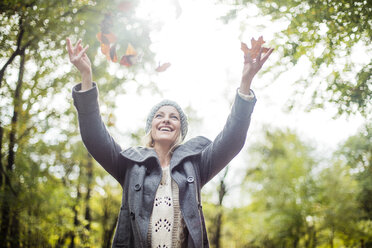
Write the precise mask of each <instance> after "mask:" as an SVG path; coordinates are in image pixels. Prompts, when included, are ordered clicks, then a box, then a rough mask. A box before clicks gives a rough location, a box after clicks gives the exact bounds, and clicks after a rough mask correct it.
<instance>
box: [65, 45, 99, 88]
mask: <svg viewBox="0 0 372 248" xmlns="http://www.w3.org/2000/svg"><path fill="white" fill-rule="evenodd" d="M66 41H67V51H68V56H69V58H70V62H71V63H72V64H73V65H74V66H75V67H76V68H77V69H78V70H79V72H80V74H81V77H82V83H81V90H82V91H86V90H89V89H91V88H92V86H93V84H92V82H93V80H92V66H91V63H90V60H89V58H88V55H87V54H86V51H87V50H88V48H89V45H87V46H85V47H84V48H83V47H82V46H81V40H79V41H78V42H77V43H76V45H75V46H72V45H71V41H70V39H69V38H67V39H66Z"/></svg>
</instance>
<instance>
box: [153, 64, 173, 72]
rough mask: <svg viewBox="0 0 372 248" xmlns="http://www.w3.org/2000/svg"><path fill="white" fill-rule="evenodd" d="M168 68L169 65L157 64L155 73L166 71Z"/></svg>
mask: <svg viewBox="0 0 372 248" xmlns="http://www.w3.org/2000/svg"><path fill="white" fill-rule="evenodd" d="M169 66H171V63H164V64H162V65H160V63H159V65H158V67H156V69H155V71H157V72H163V71H165V70H166V69H168V68H169Z"/></svg>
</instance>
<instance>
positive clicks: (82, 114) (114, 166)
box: [72, 83, 125, 184]
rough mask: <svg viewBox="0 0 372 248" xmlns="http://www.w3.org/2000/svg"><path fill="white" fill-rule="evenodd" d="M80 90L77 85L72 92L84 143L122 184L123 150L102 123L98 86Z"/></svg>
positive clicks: (123, 169)
mask: <svg viewBox="0 0 372 248" xmlns="http://www.w3.org/2000/svg"><path fill="white" fill-rule="evenodd" d="M80 89H81V84H78V85H76V86H75V87H74V88H73V90H72V97H73V100H74V105H75V107H76V109H77V112H78V119H79V127H80V134H81V137H82V140H83V143H84V145H85V147H86V148H87V150H88V152H89V153H90V154H91V155H92V156H93V158H94V159H95V160H96V161H97V162H98V163H99V164H100V165H101V166H102V167H103V168H104V169H105V170H106V171H107V172H108V173H110V174H111V175H112V176H113V177H114V178H115V179H116V180H117V181H118V182H119V183H120V184H122V183H123V178H124V174H125V166H124V165H123V164H122V163H119V162H120V161H119V160H121V155H120V152H121V150H122V149H121V147H120V146H119V145H118V144H117V143H116V142H115V140H114V139H113V138H112V137H111V135H110V134H109V132H108V131H107V128H106V126H105V124H104V123H103V121H102V118H101V115H100V110H99V104H98V89H97V85H96V84H95V83H93V88H91V89H89V90H87V91H80ZM121 161H122V160H121Z"/></svg>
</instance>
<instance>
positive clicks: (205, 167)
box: [72, 83, 256, 248]
mask: <svg viewBox="0 0 372 248" xmlns="http://www.w3.org/2000/svg"><path fill="white" fill-rule="evenodd" d="M80 89H81V84H78V85H76V86H75V87H74V88H73V93H72V95H73V100H74V104H75V107H76V109H77V111H78V118H79V126H80V132H81V136H82V139H83V142H84V145H85V146H86V148H87V149H88V151H89V153H90V154H91V155H92V156H93V157H94V159H95V160H96V161H97V162H98V163H99V164H100V165H102V166H103V168H104V169H105V170H106V171H107V172H108V173H110V174H111V175H112V176H113V177H114V178H115V179H116V180H117V181H118V182H119V183H120V185H121V186H122V188H123V198H122V204H121V208H120V213H119V219H118V223H117V226H116V231H115V236H114V240H113V245H112V247H141V248H145V247H149V245H150V244H148V242H147V237H148V230H149V222H150V217H151V214H152V208H153V203H154V198H155V193H156V190H157V188H158V186H159V183H160V180H161V176H162V173H161V166H160V164H159V160H158V157H157V155H156V152H155V151H154V150H153V149H151V148H144V147H132V148H129V149H126V150H123V149H121V147H120V146H119V145H118V144H117V143H116V142H115V140H114V139H113V138H112V137H111V135H110V134H109V132H108V131H107V129H106V127H105V125H104V123H103V122H102V120H101V116H100V111H99V104H98V90H97V86H96V84H95V83H94V86H93V88H92V89H90V90H88V91H84V92H79V90H80ZM255 103H256V98H254V99H252V100H251V101H246V100H243V99H242V98H241V97H240V96H239V95H238V94H237V96H236V97H235V101H234V104H233V107H232V110H231V113H230V115H229V117H228V119H227V122H226V124H225V127H224V128H223V130H222V131H221V132H220V133H219V134H218V136H217V137H216V138H215V140H214V141H213V142H211V141H210V140H209V139H207V138H205V137H201V136H199V137H195V138H193V139H190V140H189V141H187V142H185V143H184V144H182V145H180V146H179V147H178V148H177V149H176V150H175V151H174V153H173V155H172V158H171V161H170V171H171V177H172V179H173V180H174V181H175V182H176V183H177V185H178V188H179V198H180V199H179V202H180V208H181V213H182V216H183V218H184V221H185V224H186V226H187V230H188V240H187V245H188V247H189V248H200V247H209V243H208V238H207V232H206V227H205V223H204V216H203V211H202V205H201V200H200V190H201V188H202V187H203V186H204V185H205V184H206V183H207V182H208V181H209V180H211V179H212V178H213V177H214V176H215V175H216V174H217V173H218V172H219V171H221V170H222V169H223V168H224V167H225V166H226V165H227V164H228V163H229V162H230V160H231V159H233V158H234V157H235V156H236V155H237V154H238V152H239V151H240V150H241V149H242V147H243V145H244V142H245V139H246V134H247V130H248V127H249V123H250V119H251V114H252V112H253V108H254V105H255Z"/></svg>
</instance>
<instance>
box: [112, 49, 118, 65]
mask: <svg viewBox="0 0 372 248" xmlns="http://www.w3.org/2000/svg"><path fill="white" fill-rule="evenodd" d="M110 59H111V61H112V62H114V63H116V62H117V61H118V56H117V55H116V44H114V45H113V46H112V47H111V48H110Z"/></svg>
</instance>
